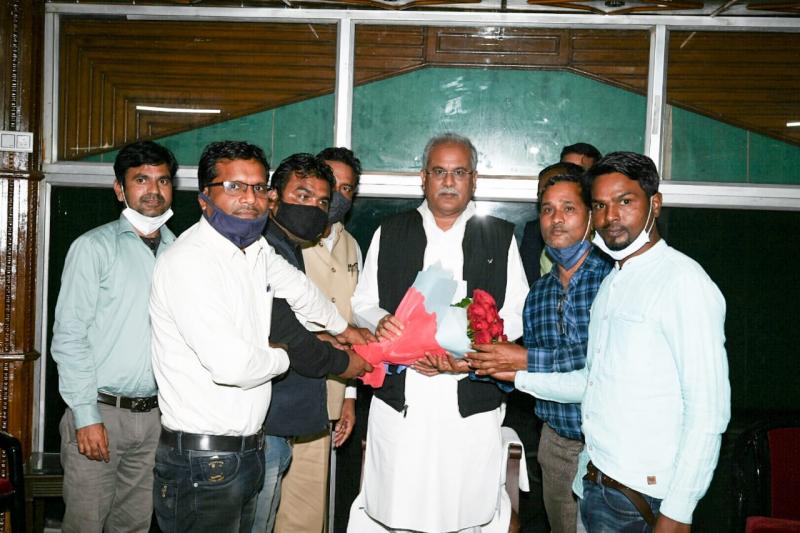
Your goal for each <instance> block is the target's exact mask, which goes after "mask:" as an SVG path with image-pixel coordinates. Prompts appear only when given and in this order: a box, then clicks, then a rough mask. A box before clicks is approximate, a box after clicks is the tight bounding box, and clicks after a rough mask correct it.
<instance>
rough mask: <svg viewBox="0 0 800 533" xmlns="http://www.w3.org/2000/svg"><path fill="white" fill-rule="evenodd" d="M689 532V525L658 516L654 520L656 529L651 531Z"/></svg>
mask: <svg viewBox="0 0 800 533" xmlns="http://www.w3.org/2000/svg"><path fill="white" fill-rule="evenodd" d="M691 530H692V525H691V524H684V523H683V522H678V521H677V520H673V519H672V518H670V517H668V516H666V515H663V514H660V515H658V519H657V520H656V527H655V528H654V529H653V533H689V531H691Z"/></svg>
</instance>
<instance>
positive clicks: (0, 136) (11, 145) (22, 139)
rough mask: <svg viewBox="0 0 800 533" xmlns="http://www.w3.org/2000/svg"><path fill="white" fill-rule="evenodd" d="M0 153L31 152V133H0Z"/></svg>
mask: <svg viewBox="0 0 800 533" xmlns="http://www.w3.org/2000/svg"><path fill="white" fill-rule="evenodd" d="M0 151H3V152H33V133H31V132H30V131H0Z"/></svg>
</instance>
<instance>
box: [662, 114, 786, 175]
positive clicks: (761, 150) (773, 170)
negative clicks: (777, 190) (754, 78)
mask: <svg viewBox="0 0 800 533" xmlns="http://www.w3.org/2000/svg"><path fill="white" fill-rule="evenodd" d="M672 179H673V180H676V181H715V182H732V183H773V184H800V147H798V146H794V145H792V144H789V143H785V142H781V141H777V140H775V139H772V138H770V137H766V136H764V135H760V134H758V133H753V132H751V131H748V130H744V129H741V128H736V127H734V126H729V125H727V124H725V123H723V122H719V121H717V120H713V119H711V118H708V117H705V116H703V115H698V114H697V113H692V112H690V111H685V110H683V109H680V108H677V107H673V108H672Z"/></svg>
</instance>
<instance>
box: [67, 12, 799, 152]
mask: <svg viewBox="0 0 800 533" xmlns="http://www.w3.org/2000/svg"><path fill="white" fill-rule="evenodd" d="M61 36H62V37H61V94H60V99H61V100H60V107H59V109H60V129H59V131H60V139H59V143H60V151H61V157H62V158H64V159H81V158H83V157H85V156H87V155H89V154H92V153H96V152H101V151H105V150H108V149H109V148H112V147H116V146H120V145H122V144H124V143H126V142H130V141H131V140H134V139H140V138H152V137H159V136H163V135H166V134H171V133H177V132H180V131H186V130H189V129H192V128H196V127H198V126H201V125H206V124H210V123H213V122H218V121H222V120H229V119H231V118H235V117H239V116H243V115H246V114H250V113H253V112H257V111H262V110H265V109H271V108H274V107H278V106H281V105H285V104H287V103H291V102H296V101H300V100H303V99H307V98H311V97H315V96H319V95H322V94H329V93H332V92H333V90H334V83H335V57H336V49H335V46H336V31H335V26H333V25H316V24H315V25H313V26H312V25H310V24H265V23H200V22H180V23H179V22H155V21H125V20H119V19H107V20H85V19H84V20H81V19H66V20H64V21H63V24H62V29H61ZM648 57H649V36H648V33H647V32H644V31H614V32H612V31H604V30H568V29H548V30H539V29H523V28H437V27H429V28H421V27H404V26H399V27H398V26H359V27H358V31H357V33H356V70H355V83H356V84H361V83H366V82H369V81H374V80H378V79H383V78H387V77H390V76H395V75H398V74H402V73H404V72H409V71H411V70H414V69H418V68H422V67H425V66H467V67H470V66H474V67H476V68H485V67H505V68H538V69H567V70H571V71H574V72H576V73H580V74H582V75H585V76H589V77H592V78H594V79H597V80H600V81H602V82H604V83H609V84H613V85H615V86H618V87H622V88H625V89H628V90H632V91H635V92H638V93H642V94H644V93H645V92H646V88H647V69H648ZM668 80H669V82H668V83H669V84H668V98H669V101H670V103H672V104H673V105H677V106H681V107H684V108H687V109H691V110H694V111H697V112H700V113H703V114H705V115H708V116H711V117H713V118H715V119H718V120H721V121H724V122H727V123H730V124H733V125H736V126H740V127H744V128H748V129H751V130H754V131H758V132H761V133H764V134H765V135H769V136H772V137H775V138H778V139H782V140H785V141H788V142H792V143H794V144H798V145H800V131H798V130H800V129H799V128H793V129H790V128H786V126H785V123H786V121H787V120H800V35H798V34H755V33H735V34H723V33H710V32H709V33H697V34H690V33H688V32H685V33H684V32H679V33H674V34H672V35H671V39H670V62H669V76H668ZM141 104H149V105H153V104H156V105H163V106H172V107H193V108H217V109H221V110H222V112H221V113H220V114H219V115H213V116H205V115H180V114H169V115H165V114H162V113H152V112H146V111H140V110H137V109H136V106H137V105H141Z"/></svg>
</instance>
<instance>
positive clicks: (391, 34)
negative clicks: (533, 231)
mask: <svg viewBox="0 0 800 533" xmlns="http://www.w3.org/2000/svg"><path fill="white" fill-rule="evenodd" d="M649 43H650V39H649V33H648V32H644V31H600V30H568V29H547V30H544V29H527V28H507V27H480V28H463V27H459V28H448V27H407V26H403V27H395V26H361V25H359V26H357V29H356V52H355V85H356V86H355V88H354V98H353V148H354V150H355V151H356V153H357V154H358V155H359V157H361V160H362V162H363V164H364V167H365V168H367V169H369V170H374V171H398V172H409V171H418V170H419V168H420V163H421V157H422V152H423V148H424V146H425V143H426V141H427V140H428V139H429V138H430V137H432V136H433V135H435V134H437V133H441V132H444V131H454V132H456V133H460V134H462V135H466V136H468V137H470V138H471V139H472V141H473V142H474V144H475V146H476V148H477V149H478V151H479V164H478V168H479V170H480V172H481V173H482V174H483V175H487V174H494V175H511V176H525V177H530V176H535V175H536V174H537V173H538V172H539V170H541V169H542V168H543V167H545V166H547V165H549V164H551V163H555V162H557V161H558V159H559V156H560V153H561V149H562V147H564V146H565V145H569V144H574V143H576V142H587V143H590V144H593V145H595V146H596V147H597V148H599V150H600V151H601V152H603V153H606V152H609V151H614V150H635V151H639V152H641V151H642V150H643V149H644V139H643V133H644V130H645V115H646V98H645V94H646V87H647V70H648V57H649Z"/></svg>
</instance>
